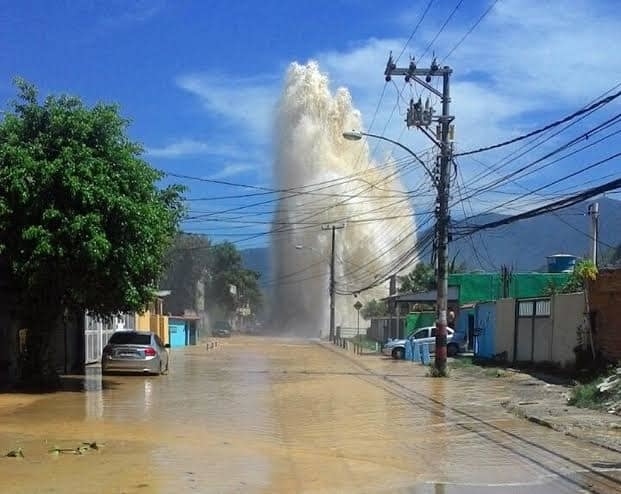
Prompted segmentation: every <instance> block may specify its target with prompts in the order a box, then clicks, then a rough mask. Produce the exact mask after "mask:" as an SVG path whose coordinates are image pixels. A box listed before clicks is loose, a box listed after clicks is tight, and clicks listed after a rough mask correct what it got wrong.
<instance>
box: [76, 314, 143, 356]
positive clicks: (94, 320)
mask: <svg viewBox="0 0 621 494" xmlns="http://www.w3.org/2000/svg"><path fill="white" fill-rule="evenodd" d="M135 324H136V317H135V315H134V314H120V315H118V316H116V317H112V318H109V319H102V318H99V317H95V316H91V315H88V314H86V315H85V316H84V346H85V348H84V361H85V363H86V364H94V363H96V362H99V359H101V352H102V350H103V348H104V346H106V344H107V343H108V340H109V339H110V336H112V333H114V332H115V331H118V330H119V329H133V328H134V327H135Z"/></svg>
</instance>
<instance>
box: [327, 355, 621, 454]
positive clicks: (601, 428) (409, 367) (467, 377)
mask: <svg viewBox="0 0 621 494" xmlns="http://www.w3.org/2000/svg"><path fill="white" fill-rule="evenodd" d="M325 344H326V345H329V347H330V348H332V349H335V350H336V351H339V352H341V353H342V354H343V355H345V356H347V357H348V358H350V359H352V360H353V361H355V362H357V363H359V364H360V365H363V366H365V367H366V368H368V369H369V370H370V371H372V372H373V373H375V374H377V375H378V376H382V375H386V374H391V375H392V377H391V379H393V380H398V381H399V382H401V383H403V384H407V386H408V387H411V388H412V389H417V390H419V391H422V392H426V391H430V390H431V389H432V386H431V383H432V382H434V378H430V377H426V374H427V368H426V367H425V366H423V365H422V364H420V363H416V362H407V361H394V360H392V359H390V358H383V357H381V356H378V355H377V354H374V355H373V354H362V355H356V354H354V353H353V352H348V351H347V350H345V349H342V348H339V347H338V346H335V345H331V344H329V343H325ZM451 361H452V359H449V367H451V371H450V377H449V378H448V381H449V382H450V386H448V387H447V388H450V389H451V393H450V396H451V399H452V400H456V401H457V402H458V403H457V402H456V403H453V404H454V405H455V406H459V407H461V408H464V409H465V408H468V409H470V410H472V411H474V410H476V409H479V408H480V407H487V408H489V407H493V408H496V409H497V410H502V409H504V410H506V411H507V412H510V413H512V414H514V415H516V416H518V417H521V418H524V419H526V420H529V421H530V422H532V423H535V424H539V425H542V426H545V427H548V428H550V429H553V430H556V431H558V432H561V433H563V434H566V435H568V436H571V437H574V438H578V439H582V440H585V441H588V442H590V443H592V444H595V445H597V446H600V447H603V448H606V449H609V450H612V451H615V452H618V453H621V417H620V416H619V415H615V414H608V413H606V412H600V411H597V410H591V409H586V408H577V407H574V406H570V405H568V404H567V399H568V397H569V395H570V392H571V386H567V385H563V384H551V383H550V382H546V381H544V380H542V379H538V378H537V377H535V376H532V375H530V374H527V373H524V372H520V371H518V370H514V369H499V370H496V369H495V368H484V367H479V366H468V367H461V368H460V367H458V368H456V367H452V366H451ZM397 369H398V372H397ZM462 390H463V391H464V392H460V391H462ZM447 391H448V390H447Z"/></svg>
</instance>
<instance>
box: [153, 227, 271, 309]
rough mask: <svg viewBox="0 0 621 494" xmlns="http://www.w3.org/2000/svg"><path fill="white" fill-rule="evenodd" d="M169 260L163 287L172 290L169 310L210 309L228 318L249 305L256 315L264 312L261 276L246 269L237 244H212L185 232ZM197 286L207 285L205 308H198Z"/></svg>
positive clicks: (178, 238) (178, 239)
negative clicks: (232, 287)
mask: <svg viewBox="0 0 621 494" xmlns="http://www.w3.org/2000/svg"><path fill="white" fill-rule="evenodd" d="M166 258H167V269H166V272H165V274H164V277H163V279H162V283H161V285H162V287H166V288H170V289H171V290H172V294H171V295H170V297H168V299H167V301H166V304H167V307H169V308H170V310H172V311H174V312H176V313H182V312H183V310H184V309H188V308H194V309H196V310H204V309H208V310H210V311H212V312H214V310H215V312H216V313H218V314H220V313H221V314H223V315H224V316H225V317H228V316H230V315H231V314H232V313H233V312H235V310H236V309H237V308H238V307H244V306H246V305H248V306H249V307H250V308H251V310H252V311H253V312H254V313H255V314H256V313H257V312H258V311H259V310H260V309H261V305H262V294H261V291H260V289H259V283H258V279H259V274H258V273H256V272H255V271H252V270H249V269H245V268H244V267H243V265H242V257H241V254H240V253H239V251H238V250H237V248H236V247H235V245H234V244H232V243H230V242H224V243H221V244H210V242H209V239H208V238H207V237H205V236H201V235H194V234H186V233H183V234H180V235H178V236H177V238H176V239H175V242H174V244H173V246H172V247H171V249H170V250H169V252H168V254H167V256H166ZM197 283H204V284H205V288H206V290H205V295H206V297H205V302H206V307H196V306H195V305H196V304H195V302H196V300H195V294H196V288H197ZM231 286H235V288H236V293H232V292H231Z"/></svg>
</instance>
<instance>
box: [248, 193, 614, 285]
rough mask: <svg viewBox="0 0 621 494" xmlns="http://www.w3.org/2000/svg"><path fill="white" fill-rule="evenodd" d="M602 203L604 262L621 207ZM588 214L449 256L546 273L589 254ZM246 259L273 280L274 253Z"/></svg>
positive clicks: (519, 230) (515, 227) (518, 225)
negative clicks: (562, 257)
mask: <svg viewBox="0 0 621 494" xmlns="http://www.w3.org/2000/svg"><path fill="white" fill-rule="evenodd" d="M597 202H598V203H599V240H600V251H599V252H600V256H601V255H603V254H605V253H606V251H607V250H609V249H610V248H611V247H616V246H617V245H618V244H620V243H621V201H616V200H614V199H609V198H600V199H598V200H597ZM586 211H587V203H581V204H577V205H575V206H572V207H570V208H567V209H564V210H561V211H557V212H555V213H546V214H544V215H541V216H538V217H536V218H529V219H527V220H522V221H517V222H515V223H512V224H510V225H505V226H502V227H498V228H493V229H490V230H482V231H480V232H478V233H475V234H474V235H472V236H471V237H468V238H463V239H458V240H455V241H454V242H451V244H450V246H449V254H450V257H451V258H453V257H454V256H455V255H457V260H458V262H464V263H465V264H466V266H467V267H468V269H470V270H483V271H499V270H500V266H501V265H502V264H507V265H509V266H513V269H514V270H515V271H536V270H545V269H546V257H547V256H550V255H554V254H573V255H575V256H578V257H583V256H585V255H587V254H588V252H589V245H590V235H591V220H590V218H589V217H588V216H587V214H586ZM505 217H506V216H503V215H500V214H486V215H479V216H475V217H474V218H472V219H470V220H469V221H468V223H469V224H479V225H480V224H484V223H489V222H491V221H496V220H499V219H502V218H505ZM241 254H242V259H243V260H244V265H245V267H247V268H248V269H253V270H255V271H258V272H260V273H262V276H261V279H262V280H264V281H265V280H267V279H269V277H270V256H269V248H267V247H263V248H254V249H246V250H242V251H241ZM428 260H429V259H427V261H428Z"/></svg>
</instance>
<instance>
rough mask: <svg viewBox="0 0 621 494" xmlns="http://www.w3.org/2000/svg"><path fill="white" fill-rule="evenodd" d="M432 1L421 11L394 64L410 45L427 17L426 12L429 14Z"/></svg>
mask: <svg viewBox="0 0 621 494" xmlns="http://www.w3.org/2000/svg"><path fill="white" fill-rule="evenodd" d="M433 2H434V0H429V2H427V7H426V8H425V10H424V11H423V13H422V14H421V16H420V17H419V19H418V23H417V24H416V26H414V29H413V30H412V34H410V37H409V38H408V40H407V41H406V42H405V45H403V49H402V50H401V53H399V56H398V57H397V59H396V60H395V63H397V62H398V61H399V59H400V58H401V55H403V52H404V51H405V50H406V48H407V47H408V45H409V44H410V41H412V38H413V37H414V35H415V34H416V32H417V31H418V28H419V27H420V25H421V24H422V23H423V20H424V19H425V16H426V15H427V12H429V9H430V8H431V6H432V5H433Z"/></svg>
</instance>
